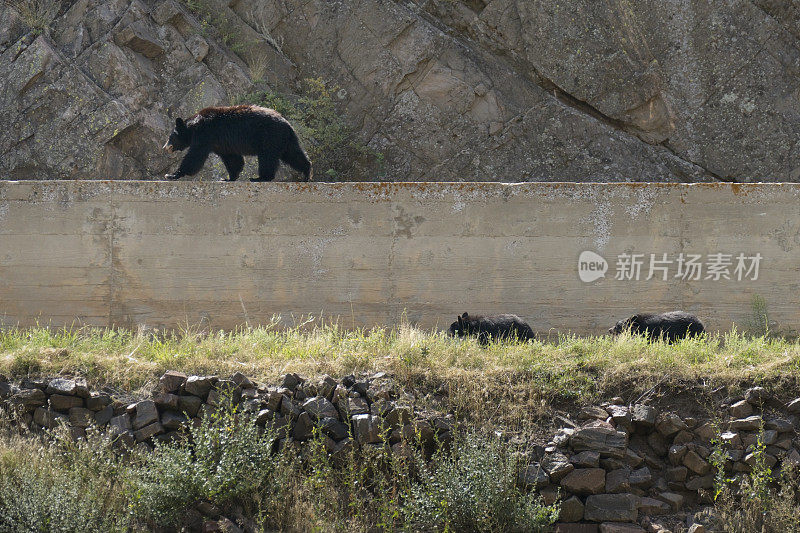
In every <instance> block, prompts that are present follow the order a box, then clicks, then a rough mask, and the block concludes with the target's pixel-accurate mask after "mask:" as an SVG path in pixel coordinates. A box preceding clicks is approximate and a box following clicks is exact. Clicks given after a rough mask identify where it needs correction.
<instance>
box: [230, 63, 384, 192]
mask: <svg viewBox="0 0 800 533" xmlns="http://www.w3.org/2000/svg"><path fill="white" fill-rule="evenodd" d="M339 90H340V89H339V87H337V86H335V85H331V84H328V83H326V82H324V81H323V80H322V79H321V78H309V79H306V80H304V82H303V92H302V94H300V95H282V94H277V93H274V92H272V91H258V92H254V93H250V94H246V95H244V96H242V97H240V98H238V99H237V101H236V103H240V104H241V103H248V104H256V105H260V106H264V107H270V108H272V109H274V110H275V111H277V112H278V113H280V114H281V115H283V116H284V117H286V119H287V120H288V121H289V122H291V123H292V126H294V129H295V131H296V132H297V135H298V136H299V137H300V144H301V145H302V146H303V148H304V149H305V150H306V152H307V153H308V156H309V158H310V159H311V162H312V164H313V165H314V175H315V177H316V178H317V179H319V180H321V181H322V180H325V179H328V180H352V181H359V180H365V179H369V178H374V177H375V176H377V175H379V174H380V172H381V166H382V161H383V156H382V154H380V153H378V152H376V151H375V150H372V149H371V148H369V147H368V146H366V145H365V144H364V143H363V142H362V141H361V140H360V139H359V137H358V135H357V132H355V131H354V130H353V129H352V128H351V127H350V126H348V125H347V123H346V122H345V121H344V120H343V119H342V115H341V113H339V112H338V111H337V109H336V103H335V101H334V95H335V94H336V93H337V92H339Z"/></svg>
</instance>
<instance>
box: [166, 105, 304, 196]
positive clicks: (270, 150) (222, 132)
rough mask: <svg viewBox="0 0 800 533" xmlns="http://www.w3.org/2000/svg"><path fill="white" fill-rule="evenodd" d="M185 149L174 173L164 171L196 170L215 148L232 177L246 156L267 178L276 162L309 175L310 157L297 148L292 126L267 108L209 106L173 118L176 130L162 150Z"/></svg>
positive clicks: (189, 172)
mask: <svg viewBox="0 0 800 533" xmlns="http://www.w3.org/2000/svg"><path fill="white" fill-rule="evenodd" d="M186 148H189V151H188V152H187V153H186V155H185V156H184V158H183V161H181V165H180V166H179V167H178V170H177V171H176V172H175V173H174V174H167V175H166V176H164V177H165V178H167V179H170V180H176V179H179V178H181V177H183V176H193V175H195V174H197V173H198V172H199V171H200V169H201V168H203V164H204V163H205V162H206V159H207V158H208V154H210V153H211V152H214V153H215V154H217V155H218V156H219V158H220V159H222V162H223V163H224V164H225V169H226V170H227V171H228V176H229V178H230V181H236V178H238V177H239V174H240V173H241V172H242V168H244V157H242V156H244V155H255V156H258V178H257V179H251V180H250V181H270V180H272V179H273V178H274V177H275V172H277V170H278V165H279V164H280V161H283V162H284V163H286V164H287V165H289V166H290V167H292V168H293V169H295V170H296V171H298V172H301V173H302V174H303V176H305V179H306V181H308V180H309V179H311V162H310V161H309V160H308V156H307V155H306V153H305V152H304V151H303V149H302V148H301V147H300V142H299V141H298V139H297V134H296V133H295V131H294V129H293V128H292V125H291V124H289V122H288V121H287V120H286V119H285V118H283V117H282V116H281V115H280V113H278V112H277V111H275V110H273V109H267V108H266V107H258V106H254V105H238V106H233V107H207V108H205V109H202V110H201V111H200V112H199V113H197V114H196V115H195V116H193V117H192V118H190V119H189V120H187V121H186V122H184V121H183V119H181V118H178V119H176V120H175V129H174V130H172V133H171V134H170V136H169V140H167V142H166V144H165V145H164V149H165V150H167V151H168V152H170V153H172V152H174V151H176V150H177V151H180V150H185V149H186Z"/></svg>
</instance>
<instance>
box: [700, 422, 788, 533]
mask: <svg viewBox="0 0 800 533" xmlns="http://www.w3.org/2000/svg"><path fill="white" fill-rule="evenodd" d="M766 453H767V452H766V446H765V445H764V442H763V429H762V431H761V432H759V435H758V441H757V442H756V445H755V448H754V450H753V458H754V461H753V468H752V470H751V471H750V472H749V473H748V474H746V475H743V476H739V477H730V478H729V477H727V476H726V474H725V471H724V468H725V461H724V456H725V453H724V449H723V448H722V446H721V444H719V442H718V441H717V442H716V443H715V447H714V451H713V452H712V456H711V462H712V464H713V466H714V468H715V470H716V476H715V486H714V498H715V503H716V505H715V513H714V522H715V525H716V526H717V527H719V528H720V531H726V532H727V533H751V532H753V531H765V532H767V531H800V516H798V514H797V508H798V504H800V475H798V471H797V469H794V468H785V469H784V470H783V471H782V472H779V473H777V475H774V474H773V472H772V470H771V468H770V467H769V466H768V465H767V463H766V460H765V459H766Z"/></svg>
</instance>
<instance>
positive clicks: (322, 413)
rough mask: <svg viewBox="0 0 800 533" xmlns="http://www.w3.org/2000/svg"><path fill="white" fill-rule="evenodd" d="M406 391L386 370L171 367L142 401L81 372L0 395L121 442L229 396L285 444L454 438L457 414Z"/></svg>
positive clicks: (20, 412)
mask: <svg viewBox="0 0 800 533" xmlns="http://www.w3.org/2000/svg"><path fill="white" fill-rule="evenodd" d="M400 396H401V395H400V394H399V393H398V391H397V390H396V389H395V387H394V386H393V384H392V382H391V380H389V379H388V378H386V376H385V375H384V374H383V373H378V374H374V375H372V376H370V377H365V378H363V379H357V378H356V377H355V376H352V375H351V376H346V377H344V378H343V379H342V380H340V381H337V380H335V379H333V378H332V377H330V376H323V377H322V378H321V379H319V380H318V381H314V382H312V381H308V380H306V379H304V378H302V377H300V376H298V375H296V374H286V375H285V376H283V377H282V378H281V385H280V386H277V387H275V386H264V385H259V384H257V383H255V382H253V381H251V380H250V379H249V378H248V377H246V376H245V375H243V374H241V373H236V374H234V375H233V376H232V377H231V378H230V379H222V378H220V377H218V376H187V375H186V374H184V373H181V372H174V371H168V372H166V373H164V375H163V376H161V378H160V379H159V385H158V387H157V390H156V391H155V392H154V394H153V396H152V398H150V399H145V400H141V401H137V402H125V401H122V400H120V399H115V398H112V396H111V395H110V394H108V393H106V392H91V391H90V390H89V388H88V387H87V386H86V382H85V381H83V380H80V379H67V378H61V377H59V378H55V379H51V380H45V379H39V380H30V379H29V380H24V381H23V382H21V383H20V384H19V385H14V384H12V383H9V382H8V381H7V379H4V378H2V377H0V399H2V400H4V401H5V403H6V404H7V405H8V406H9V407H11V408H12V410H13V411H14V413H16V415H17V420H18V421H19V422H21V423H22V424H24V425H25V426H27V427H30V428H33V429H42V428H55V427H57V426H59V425H61V424H64V425H66V426H67V427H69V429H70V431H71V432H72V434H73V436H74V437H75V438H81V437H84V436H85V430H86V428H87V427H90V426H94V427H98V428H105V427H108V429H109V431H110V432H111V434H112V435H113V436H114V437H115V438H116V441H117V442H119V443H124V444H125V445H127V446H129V447H132V446H135V445H138V446H145V447H152V444H153V443H154V442H156V441H171V440H173V439H175V438H177V437H178V436H179V435H180V432H181V430H182V428H183V427H185V425H187V424H190V423H194V424H198V423H200V420H201V419H202V418H203V417H204V416H206V415H208V414H209V413H211V412H213V411H215V410H216V409H218V408H219V407H220V406H221V405H222V402H223V401H225V398H229V399H230V401H232V402H233V403H234V404H235V405H237V406H238V407H239V408H240V409H241V410H242V411H244V412H248V413H251V414H252V415H253V416H254V417H255V419H256V423H257V424H258V425H260V426H262V427H265V428H270V429H272V430H274V431H275V432H276V435H277V437H278V438H279V439H280V442H281V444H283V445H285V444H291V443H293V442H299V443H302V442H305V441H308V440H309V439H311V438H312V437H313V436H314V435H315V432H316V431H319V432H320V433H321V438H322V439H323V442H324V444H325V446H326V448H327V449H328V451H329V452H331V453H334V454H335V453H339V452H342V451H343V450H347V449H350V447H352V446H353V445H378V444H382V443H384V442H385V441H386V440H388V442H389V444H391V445H392V450H393V451H395V452H397V453H408V451H409V450H408V448H407V446H406V444H407V443H409V442H420V443H421V444H422V445H423V446H424V448H425V450H426V451H427V452H428V453H430V452H431V451H432V449H433V446H435V444H436V443H442V442H448V441H449V440H450V438H451V436H450V435H451V425H452V424H451V418H452V417H451V416H449V415H448V416H444V417H440V416H433V415H427V414H425V413H416V414H415V413H414V412H412V409H411V407H410V406H409V404H410V402H408V401H407V400H411V399H413V398H410V397H407V398H405V399H400Z"/></svg>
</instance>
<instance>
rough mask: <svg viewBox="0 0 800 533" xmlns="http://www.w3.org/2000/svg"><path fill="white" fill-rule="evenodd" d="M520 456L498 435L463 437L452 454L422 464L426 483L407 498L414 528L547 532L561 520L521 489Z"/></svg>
mask: <svg viewBox="0 0 800 533" xmlns="http://www.w3.org/2000/svg"><path fill="white" fill-rule="evenodd" d="M519 466H520V465H519V464H518V462H517V460H516V459H515V458H514V455H513V454H512V453H511V452H510V451H509V450H508V449H507V448H506V446H505V445H504V444H503V443H502V442H501V441H500V440H499V439H497V438H489V437H482V436H479V435H477V434H475V433H471V434H466V435H464V436H462V437H459V438H457V439H456V440H455V441H454V443H453V446H452V449H451V451H450V452H449V453H447V452H445V451H440V452H437V454H436V455H434V457H433V459H432V461H431V463H430V464H429V465H428V466H424V465H422V473H421V478H422V479H421V481H420V482H419V483H417V484H415V485H414V486H413V487H412V489H411V491H410V494H409V496H408V498H407V500H406V503H405V506H404V514H405V516H406V519H407V520H408V521H409V523H410V525H412V526H413V527H414V528H419V529H423V530H436V531H442V530H445V531H543V530H544V529H545V528H546V527H547V526H549V525H551V524H552V523H553V522H555V520H556V519H557V518H558V513H559V508H558V506H557V505H554V506H545V505H543V504H542V503H541V501H540V498H539V496H538V495H537V494H535V493H528V494H526V493H524V492H522V491H521V490H520V489H519V488H518V487H517V472H518V467H519Z"/></svg>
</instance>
